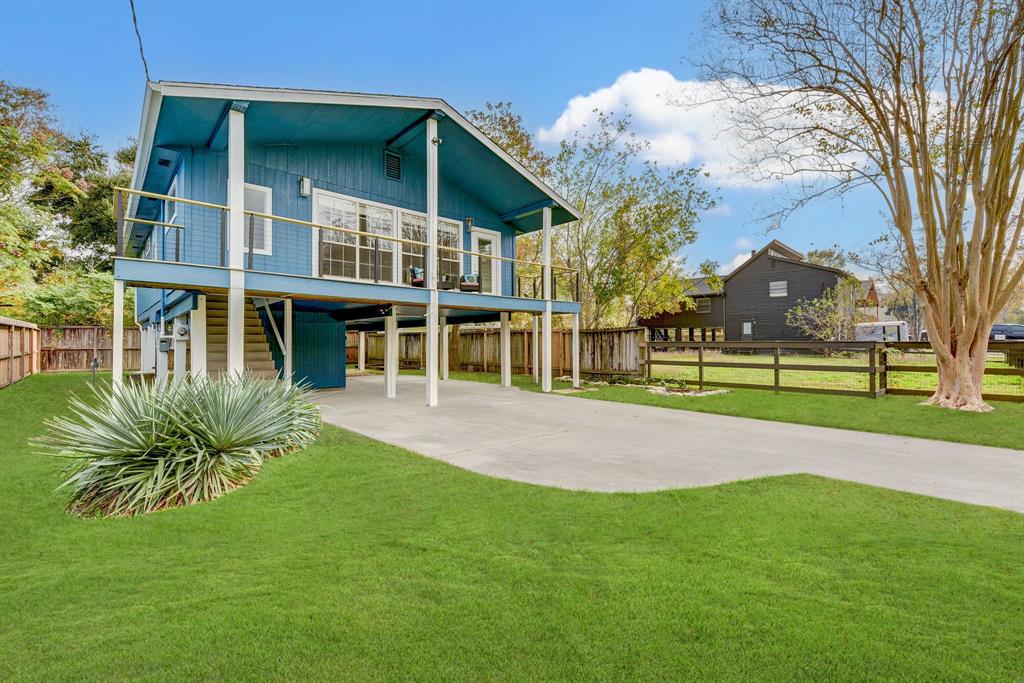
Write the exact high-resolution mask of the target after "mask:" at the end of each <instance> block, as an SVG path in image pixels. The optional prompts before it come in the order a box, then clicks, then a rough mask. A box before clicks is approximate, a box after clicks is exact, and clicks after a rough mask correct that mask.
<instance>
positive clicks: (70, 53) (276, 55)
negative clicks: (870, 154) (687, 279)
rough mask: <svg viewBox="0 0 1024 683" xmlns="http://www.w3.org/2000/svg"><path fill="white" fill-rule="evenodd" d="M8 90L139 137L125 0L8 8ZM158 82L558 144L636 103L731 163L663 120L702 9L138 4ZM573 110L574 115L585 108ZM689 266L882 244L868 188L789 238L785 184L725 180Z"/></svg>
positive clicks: (800, 220)
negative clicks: (493, 107) (518, 132)
mask: <svg viewBox="0 0 1024 683" xmlns="http://www.w3.org/2000/svg"><path fill="white" fill-rule="evenodd" d="M0 7H2V9H0V12H2V15H0V16H2V20H0V78H3V79H5V80H9V81H12V82H15V83H18V84H22V85H28V86H32V87H37V88H42V89H44V90H46V91H48V92H49V93H50V94H51V97H52V99H53V102H54V103H55V105H56V112H57V115H58V117H59V120H60V123H61V125H62V126H63V127H65V128H66V129H68V130H72V131H77V130H85V131H89V132H91V133H94V134H95V135H97V136H98V138H99V140H100V142H101V143H102V144H104V145H105V146H107V147H111V148H112V147H114V146H116V145H118V144H120V143H121V142H123V141H124V140H125V139H127V138H128V137H131V136H134V135H136V133H137V131H138V125H139V115H140V107H141V102H142V91H143V84H144V76H143V72H142V66H141V63H140V61H139V56H138V52H137V47H136V43H135V36H134V33H133V32H132V25H131V15H130V11H129V7H128V2H127V0H117V1H111V2H85V1H80V2H59V1H55V0H51V1H49V2H45V3H35V2H15V1H14V0H0ZM136 7H137V10H138V14H139V23H140V28H141V30H142V36H143V40H144V44H145V48H146V57H147V59H148V61H149V68H150V75H151V77H152V78H153V79H154V80H160V79H163V80H182V81H207V82H219V83H239V84H251V85H269V86H290V87H303V88H323V89H334V90H353V91H364V92H386V93H396V94H407V95H430V96H440V97H443V98H444V99H446V100H448V102H450V103H451V104H452V105H454V106H455V107H456V108H458V109H461V110H466V109H472V108H479V107H481V106H483V104H484V103H485V102H488V101H490V102H497V101H511V102H512V103H513V105H514V107H515V109H516V110H517V111H519V112H520V113H521V114H522V115H523V117H524V118H525V120H526V123H527V125H528V126H529V128H530V129H531V130H532V131H533V132H534V133H535V134H539V135H540V136H541V137H542V138H543V139H544V140H546V141H547V142H546V143H545V144H547V145H549V146H553V145H554V144H556V142H555V141H556V140H557V138H558V136H559V134H564V133H565V132H566V131H571V130H572V126H573V122H574V120H578V118H579V116H578V115H579V112H581V111H585V110H587V108H588V107H589V106H590V105H591V104H593V103H598V104H601V105H605V106H607V108H622V107H629V109H630V111H631V112H632V115H633V117H634V121H635V122H636V123H637V127H638V129H639V130H640V131H641V132H642V133H644V135H645V136H646V137H649V138H650V139H651V140H652V154H653V155H654V156H656V158H658V159H659V160H661V161H663V162H667V163H676V162H678V161H680V160H682V161H685V162H687V163H691V164H697V163H703V164H705V165H708V166H709V167H712V168H716V169H717V168H719V167H721V166H722V160H723V158H725V157H724V156H723V155H724V154H725V152H724V151H723V149H724V147H726V145H724V144H723V143H721V141H720V140H719V139H718V138H715V137H709V135H710V133H709V128H708V127H709V125H712V124H713V123H714V117H709V116H707V115H697V114H694V113H693V112H687V111H685V109H684V108H679V107H676V108H675V109H674V110H672V111H669V112H668V113H667V114H666V112H665V111H662V110H660V109H658V107H659V106H660V105H659V104H658V103H659V102H662V101H663V97H664V92H665V87H664V86H665V84H669V86H671V87H684V88H685V87H692V86H694V81H695V80H696V79H697V78H698V73H697V72H696V69H694V68H693V67H692V66H691V61H692V60H693V59H696V58H698V57H699V55H697V54H696V53H695V48H694V46H696V45H697V44H698V42H699V41H698V39H699V29H700V20H701V16H702V14H703V12H704V8H705V6H704V4H703V3H702V2H696V1H694V2H663V3H662V2H653V3H644V2H630V3H622V4H619V3H582V2H563V3H532V2H523V3H497V2H494V3H483V2H481V3H470V2H443V3H404V2H403V3H372V4H355V3H334V2H305V3H304V2H287V3H285V2H280V3H278V2H269V1H264V2H258V1H250V2H234V1H232V2H187V1H184V2H157V1H155V0H137V2H136ZM574 98H576V99H575V101H574ZM710 182H711V184H712V186H715V187H720V188H721V189H720V191H719V194H720V196H721V197H722V200H723V204H724V207H723V208H721V209H719V210H718V211H716V212H714V213H713V214H712V215H708V216H706V217H705V218H704V219H703V220H702V221H701V224H700V238H699V240H698V242H697V244H695V245H694V246H693V247H690V248H688V249H687V250H686V252H685V255H686V257H687V259H688V262H689V263H690V264H692V265H696V264H697V263H698V262H700V261H702V260H704V259H713V260H716V261H719V262H721V263H723V264H725V263H728V262H730V261H735V259H737V257H738V256H739V255H741V254H743V253H746V252H749V250H750V249H751V248H756V247H759V246H761V245H763V244H764V243H765V242H767V241H768V240H769V239H772V238H777V239H781V240H782V241H784V242H786V243H788V244H790V245H791V246H793V247H795V248H797V249H801V250H806V249H809V248H812V247H813V246H828V245H831V244H833V243H839V244H841V245H843V246H846V247H857V246H859V245H863V244H864V243H866V242H867V241H868V240H870V239H871V238H873V237H875V236H877V235H879V234H881V233H882V232H883V229H884V223H883V221H882V218H881V216H880V214H879V210H880V208H881V204H880V202H879V201H878V200H877V199H876V198H875V196H873V195H872V194H871V193H870V192H861V193H859V194H858V195H856V196H854V197H851V198H848V199H847V201H845V202H838V201H830V202H824V203H819V204H816V205H813V206H812V207H810V208H808V209H805V210H803V211H802V212H801V213H799V214H798V215H797V216H795V217H794V218H793V219H792V220H791V221H790V222H789V223H788V224H786V225H785V226H784V227H783V228H782V229H781V230H777V231H773V232H771V233H770V234H766V233H765V231H764V229H763V228H762V227H761V226H759V225H757V224H755V223H753V222H752V219H753V218H755V217H756V216H757V215H758V207H760V206H763V205H764V203H765V202H767V201H770V200H771V197H772V196H773V194H774V193H777V192H779V191H781V189H782V188H779V187H774V188H771V187H763V186H750V184H749V183H744V182H743V180H742V179H738V178H737V177H734V176H732V175H730V174H729V173H728V172H725V173H719V174H718V175H717V176H716V177H714V178H713V179H712V180H711V181H710Z"/></svg>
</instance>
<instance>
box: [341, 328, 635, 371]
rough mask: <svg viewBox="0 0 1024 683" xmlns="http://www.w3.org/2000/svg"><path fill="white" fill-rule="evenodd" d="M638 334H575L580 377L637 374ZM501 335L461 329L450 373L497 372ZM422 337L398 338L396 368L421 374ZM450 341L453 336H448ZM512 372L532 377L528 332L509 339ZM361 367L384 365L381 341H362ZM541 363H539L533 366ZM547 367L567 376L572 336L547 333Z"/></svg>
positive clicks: (353, 345)
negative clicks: (577, 345)
mask: <svg viewBox="0 0 1024 683" xmlns="http://www.w3.org/2000/svg"><path fill="white" fill-rule="evenodd" d="M643 331H644V330H643V328H633V327H630V328H622V329H612V330H580V358H581V362H580V372H581V373H582V374H585V375H638V374H640V364H639V360H640V355H639V349H640V344H641V343H642V341H643ZM357 334H358V333H356V332H350V333H349V334H348V338H347V340H346V351H347V354H346V355H347V358H348V360H349V361H350V362H354V361H355V360H356V353H357V349H358V344H359V341H358V336H357ZM499 335H500V331H499V330H497V329H490V328H488V329H469V330H467V329H461V330H459V335H458V339H457V341H454V340H453V346H454V344H456V343H457V345H458V346H457V349H456V348H452V349H451V350H450V351H449V354H448V357H449V363H450V364H451V365H450V367H451V368H452V369H458V370H466V371H469V372H498V371H499V369H500V368H501V341H500V337H499ZM425 336H426V335H425V333H423V332H403V333H402V334H401V335H400V336H399V365H400V366H401V367H406V368H422V367H423V366H424V359H425V356H426V345H425V344H424V339H425ZM453 337H454V335H453ZM510 338H511V339H510V342H511V354H510V355H511V357H512V372H513V373H520V374H531V373H532V372H533V368H534V362H533V330H512V332H511V335H510ZM366 362H367V363H368V364H370V365H383V364H384V335H383V334H381V333H379V332H376V333H369V334H367V335H366ZM539 362H540V359H539V357H538V363H539ZM551 362H552V370H553V372H554V374H556V375H565V374H567V373H569V372H571V371H572V362H573V361H572V332H571V330H552V331H551Z"/></svg>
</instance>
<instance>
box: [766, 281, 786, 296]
mask: <svg viewBox="0 0 1024 683" xmlns="http://www.w3.org/2000/svg"><path fill="white" fill-rule="evenodd" d="M768 296H770V297H772V298H773V299H774V298H777V297H784V296H789V280H776V281H775V282H769V283H768Z"/></svg>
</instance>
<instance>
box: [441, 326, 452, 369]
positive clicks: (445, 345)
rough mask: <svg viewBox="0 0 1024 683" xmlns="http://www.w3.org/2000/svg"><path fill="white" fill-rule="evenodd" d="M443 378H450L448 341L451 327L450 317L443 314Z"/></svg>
mask: <svg viewBox="0 0 1024 683" xmlns="http://www.w3.org/2000/svg"><path fill="white" fill-rule="evenodd" d="M440 327H441V379H443V380H444V379H448V343H449V336H450V335H449V329H448V318H447V317H446V316H443V315H442V316H441V323H440Z"/></svg>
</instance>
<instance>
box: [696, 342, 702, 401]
mask: <svg viewBox="0 0 1024 683" xmlns="http://www.w3.org/2000/svg"><path fill="white" fill-rule="evenodd" d="M697 388H698V389H699V390H700V391H704V347H703V346H698V347H697Z"/></svg>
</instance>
